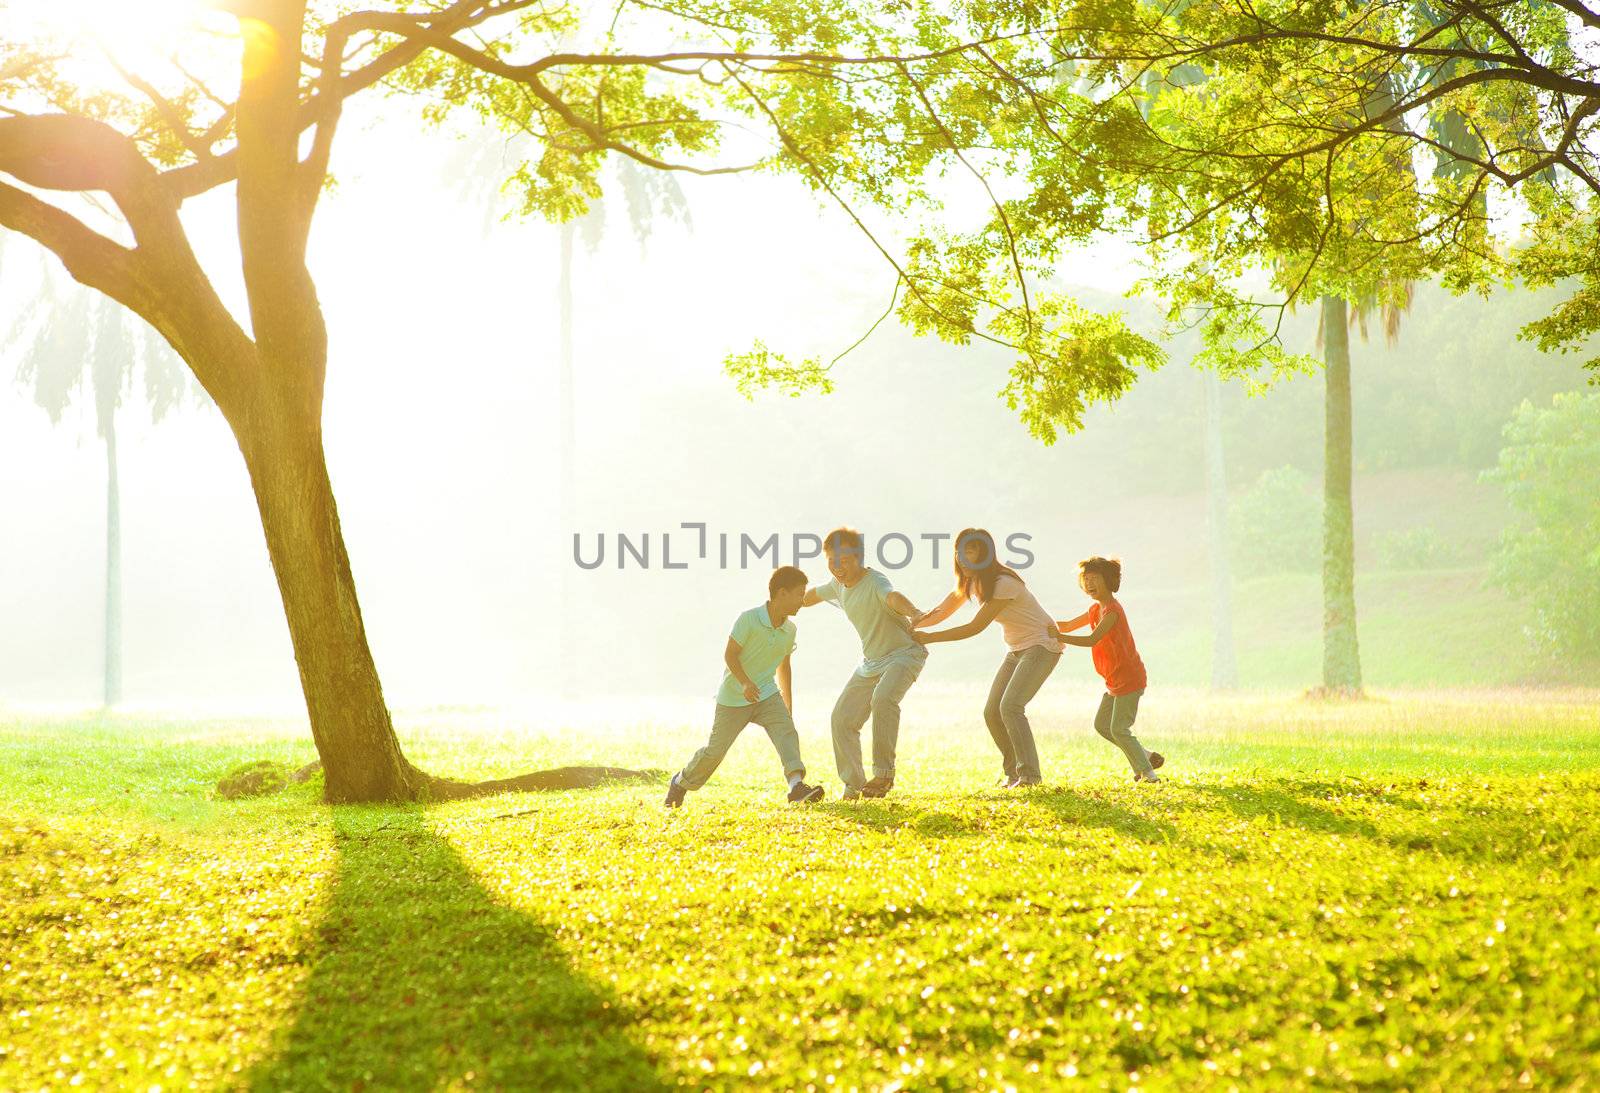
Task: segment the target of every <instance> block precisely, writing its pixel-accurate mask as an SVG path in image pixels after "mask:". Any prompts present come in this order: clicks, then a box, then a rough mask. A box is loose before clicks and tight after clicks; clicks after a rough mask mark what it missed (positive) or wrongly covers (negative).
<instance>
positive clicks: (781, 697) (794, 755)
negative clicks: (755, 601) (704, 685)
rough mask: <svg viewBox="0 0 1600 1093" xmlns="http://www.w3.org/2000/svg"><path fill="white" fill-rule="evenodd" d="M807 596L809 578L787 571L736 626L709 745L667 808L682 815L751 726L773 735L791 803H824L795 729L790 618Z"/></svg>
mask: <svg viewBox="0 0 1600 1093" xmlns="http://www.w3.org/2000/svg"><path fill="white" fill-rule="evenodd" d="M805 594H806V575H805V574H804V573H802V572H801V571H800V570H798V569H796V568H795V567H794V566H792V565H786V566H783V567H782V568H781V569H778V570H776V571H774V572H773V574H772V578H771V579H770V580H769V581H768V582H767V602H766V603H764V604H761V605H759V606H757V607H752V608H751V609H750V610H748V611H746V612H745V613H744V614H742V615H740V616H739V617H738V619H736V620H735V621H734V624H733V632H732V633H730V634H729V635H728V646H727V648H726V649H725V650H724V651H723V655H722V659H723V662H724V663H725V664H726V665H727V671H725V672H724V673H723V675H722V687H721V688H720V689H719V690H718V691H717V712H716V715H715V717H714V718H713V719H712V722H711V739H710V740H709V741H707V742H706V746H705V747H703V748H701V749H700V750H699V751H697V752H695V753H694V758H692V759H690V760H689V763H688V765H687V766H685V767H684V768H683V769H682V770H681V771H679V772H678V773H677V774H674V775H673V776H672V783H671V784H670V785H669V786H667V800H666V806H667V807H668V808H677V807H678V806H679V805H681V804H683V798H684V796H685V795H686V794H687V793H688V792H689V791H690V790H691V789H699V788H700V787H701V786H703V785H705V784H706V779H708V778H710V777H711V773H712V771H714V770H716V769H717V767H718V765H719V764H721V762H722V759H723V757H724V756H726V755H727V754H728V749H729V748H731V747H732V746H733V742H734V741H735V740H736V739H738V737H739V734H740V733H741V732H743V731H744V727H745V726H746V725H748V724H750V722H752V721H754V722H755V723H756V724H757V725H760V726H761V727H762V728H764V729H766V730H767V737H768V738H769V739H770V740H771V741H772V746H773V747H775V748H777V749H778V758H779V759H780V760H782V762H783V775H784V777H785V778H786V779H787V780H788V782H789V800H791V801H796V802H811V801H818V800H821V799H822V787H821V786H809V785H807V784H806V782H805V776H806V765H805V764H804V763H802V762H801V761H800V734H799V733H798V732H796V731H795V727H794V714H793V710H794V673H793V670H792V668H791V667H790V664H789V655H790V654H791V653H793V652H794V639H795V625H794V622H793V621H791V618H790V616H792V615H793V614H794V613H795V612H797V611H799V610H800V601H801V600H802V599H803V598H804V597H805Z"/></svg>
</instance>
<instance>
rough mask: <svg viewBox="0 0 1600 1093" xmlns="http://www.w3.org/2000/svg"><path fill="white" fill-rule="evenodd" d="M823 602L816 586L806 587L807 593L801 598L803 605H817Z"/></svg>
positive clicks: (801, 604)
mask: <svg viewBox="0 0 1600 1093" xmlns="http://www.w3.org/2000/svg"><path fill="white" fill-rule="evenodd" d="M821 602H822V597H821V596H819V595H817V590H816V589H815V588H808V589H806V594H805V595H804V596H802V597H801V598H800V606H801V607H815V606H817V604H819V603H821Z"/></svg>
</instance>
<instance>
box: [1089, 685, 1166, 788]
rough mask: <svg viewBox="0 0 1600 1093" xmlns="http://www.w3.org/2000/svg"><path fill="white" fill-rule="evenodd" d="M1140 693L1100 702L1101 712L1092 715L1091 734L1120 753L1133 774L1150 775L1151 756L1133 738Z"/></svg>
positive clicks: (1112, 697)
mask: <svg viewBox="0 0 1600 1093" xmlns="http://www.w3.org/2000/svg"><path fill="white" fill-rule="evenodd" d="M1143 694H1144V692H1143V691H1135V692H1133V694H1131V695H1111V694H1108V695H1105V696H1104V697H1102V698H1101V699H1100V709H1099V711H1097V712H1096V713H1095V715H1094V731H1095V732H1097V733H1099V734H1100V735H1101V736H1103V737H1105V738H1106V739H1107V740H1109V741H1111V742H1112V743H1113V744H1115V745H1116V746H1117V747H1119V748H1121V749H1122V754H1124V755H1126V756H1127V757H1128V764H1129V765H1130V766H1132V767H1133V771H1134V773H1135V774H1149V773H1151V771H1152V770H1153V769H1154V768H1152V767H1151V766H1150V753H1149V752H1147V751H1145V750H1144V745H1143V744H1141V743H1139V741H1138V740H1137V739H1135V738H1134V735H1133V732H1132V729H1133V721H1134V718H1136V717H1138V716H1139V697H1140V696H1141V695H1143Z"/></svg>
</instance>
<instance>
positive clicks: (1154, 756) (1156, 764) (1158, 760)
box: [1149, 751, 1167, 770]
mask: <svg viewBox="0 0 1600 1093" xmlns="http://www.w3.org/2000/svg"><path fill="white" fill-rule="evenodd" d="M1149 755H1150V769H1151V770H1158V769H1160V767H1161V765H1162V764H1163V763H1165V762H1166V761H1167V757H1166V756H1164V755H1162V754H1161V753H1160V752H1159V751H1153V752H1150V753H1149Z"/></svg>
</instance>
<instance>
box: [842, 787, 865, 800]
mask: <svg viewBox="0 0 1600 1093" xmlns="http://www.w3.org/2000/svg"><path fill="white" fill-rule="evenodd" d="M839 800H841V801H859V800H861V791H860V790H859V789H847V790H845V791H844V792H843V793H841V794H839Z"/></svg>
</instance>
